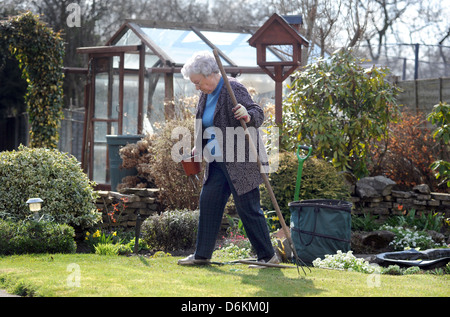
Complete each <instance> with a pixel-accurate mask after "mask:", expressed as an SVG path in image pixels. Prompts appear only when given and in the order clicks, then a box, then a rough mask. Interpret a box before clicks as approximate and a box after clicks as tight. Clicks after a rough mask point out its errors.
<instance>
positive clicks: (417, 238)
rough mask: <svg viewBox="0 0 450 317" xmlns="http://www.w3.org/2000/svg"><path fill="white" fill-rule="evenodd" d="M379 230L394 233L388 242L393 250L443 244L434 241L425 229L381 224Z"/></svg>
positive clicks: (421, 248)
mask: <svg viewBox="0 0 450 317" xmlns="http://www.w3.org/2000/svg"><path fill="white" fill-rule="evenodd" d="M380 229H381V230H388V231H391V232H393V233H394V234H395V238H394V240H393V241H391V242H390V243H389V245H391V246H392V247H393V248H394V250H396V251H403V250H405V249H408V248H419V249H420V250H426V249H431V248H436V247H442V246H445V243H443V244H439V243H436V242H435V241H434V240H433V238H432V237H431V236H430V235H429V234H428V233H426V232H425V231H420V230H419V231H417V230H416V229H415V228H413V229H410V228H404V227H401V226H397V227H392V226H389V225H383V226H381V227H380Z"/></svg>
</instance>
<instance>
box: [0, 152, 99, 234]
mask: <svg viewBox="0 0 450 317" xmlns="http://www.w3.org/2000/svg"><path fill="white" fill-rule="evenodd" d="M94 185H95V183H93V182H91V181H90V180H89V178H88V177H87V175H86V174H85V173H83V171H82V170H81V167H80V163H79V162H78V161H77V159H76V158H75V157H74V156H71V155H67V154H65V153H62V152H60V151H58V150H49V149H43V148H39V149H33V148H28V147H25V146H22V145H21V146H20V147H19V149H18V150H17V151H4V152H1V153H0V216H1V217H2V218H3V219H11V220H15V221H20V220H25V219H27V218H29V217H30V216H31V212H30V210H29V207H28V206H27V204H26V201H27V200H28V199H29V198H33V197H39V198H41V199H43V200H44V202H43V204H42V210H41V211H40V214H41V215H43V214H46V215H50V216H51V217H52V219H53V220H54V221H55V222H56V223H61V224H68V225H70V226H72V227H74V228H80V229H81V230H83V229H88V228H91V227H93V226H95V225H96V224H97V223H98V222H99V221H100V219H101V214H100V213H99V212H97V208H96V205H95V200H96V198H97V193H96V192H95V191H94V188H93V186H94Z"/></svg>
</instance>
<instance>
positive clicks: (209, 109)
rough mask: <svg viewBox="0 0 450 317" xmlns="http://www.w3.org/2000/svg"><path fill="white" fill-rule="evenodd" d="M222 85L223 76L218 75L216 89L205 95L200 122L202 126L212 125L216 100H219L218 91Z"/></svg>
mask: <svg viewBox="0 0 450 317" xmlns="http://www.w3.org/2000/svg"><path fill="white" fill-rule="evenodd" d="M222 86H223V78H222V77H220V80H219V83H218V84H217V87H216V89H214V91H213V92H212V93H210V94H209V95H207V97H206V106H205V111H204V112H203V117H202V124H203V127H204V128H208V127H212V126H213V125H214V123H213V120H214V111H215V110H216V104H217V100H219V95H220V91H221V90H222Z"/></svg>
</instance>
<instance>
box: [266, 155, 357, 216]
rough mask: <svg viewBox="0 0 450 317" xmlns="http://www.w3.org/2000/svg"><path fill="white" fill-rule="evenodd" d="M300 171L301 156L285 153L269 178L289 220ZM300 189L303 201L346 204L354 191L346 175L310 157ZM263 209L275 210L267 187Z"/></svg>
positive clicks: (305, 165) (281, 207) (304, 166)
mask: <svg viewBox="0 0 450 317" xmlns="http://www.w3.org/2000/svg"><path fill="white" fill-rule="evenodd" d="M297 170H298V159H297V156H296V155H295V154H294V153H291V152H281V153H280V158H279V167H278V169H277V171H276V172H274V173H271V174H270V175H269V181H270V184H271V186H272V189H273V191H274V194H275V197H276V198H277V203H278V205H279V206H280V209H281V212H282V213H283V216H284V217H285V219H286V220H289V218H290V212H289V206H288V204H289V202H291V201H293V200H294V195H295V186H296V181H297ZM300 185H301V186H300V194H299V199H300V200H307V199H337V200H346V199H348V198H349V197H350V187H349V185H348V184H347V182H346V180H345V178H344V176H343V174H342V173H340V172H338V171H337V170H336V169H335V168H334V167H333V166H332V165H331V164H330V163H327V162H326V161H324V160H321V159H318V158H316V157H310V158H308V159H307V160H306V161H305V162H304V164H303V173H302V179H301V184H300ZM261 205H262V207H263V209H266V210H274V207H273V205H272V201H271V199H270V196H269V193H268V192H267V190H266V188H265V187H264V186H261Z"/></svg>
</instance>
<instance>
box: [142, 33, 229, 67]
mask: <svg viewBox="0 0 450 317" xmlns="http://www.w3.org/2000/svg"><path fill="white" fill-rule="evenodd" d="M142 30H143V31H144V32H145V34H147V35H148V37H149V38H150V39H151V40H152V41H153V42H155V44H156V45H158V46H159V47H160V48H161V49H162V50H163V51H164V52H165V53H166V54H167V55H169V56H170V57H171V58H172V59H173V60H174V61H175V63H177V64H184V63H185V62H186V61H187V60H188V59H189V58H190V57H191V56H192V55H194V53H196V52H198V51H212V48H211V47H210V46H209V45H208V44H206V43H205V42H204V41H203V40H202V39H201V38H200V37H198V35H197V34H195V32H193V31H191V30H174V29H155V28H142ZM222 62H223V64H224V65H227V66H229V64H228V63H227V62H225V61H224V60H222Z"/></svg>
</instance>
